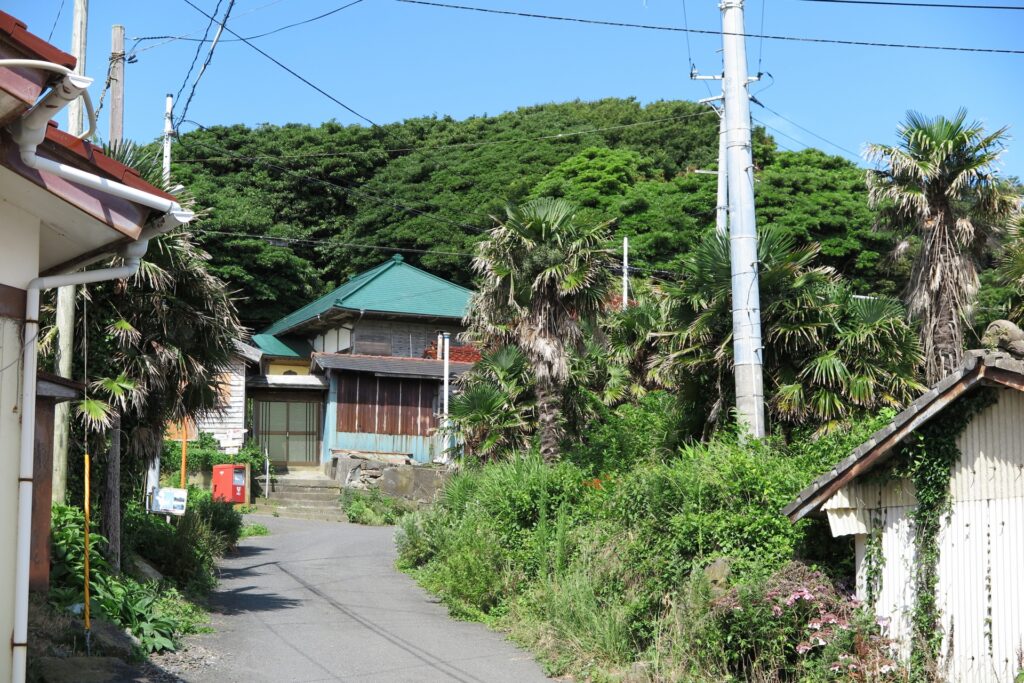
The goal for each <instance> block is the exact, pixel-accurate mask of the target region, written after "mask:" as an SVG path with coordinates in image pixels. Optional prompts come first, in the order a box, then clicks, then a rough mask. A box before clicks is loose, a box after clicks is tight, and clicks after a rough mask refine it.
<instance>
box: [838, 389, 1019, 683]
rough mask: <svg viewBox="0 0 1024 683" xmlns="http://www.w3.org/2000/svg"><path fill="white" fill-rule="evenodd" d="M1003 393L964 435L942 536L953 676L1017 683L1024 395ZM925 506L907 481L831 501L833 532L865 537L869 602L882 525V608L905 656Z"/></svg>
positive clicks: (947, 652)
mask: <svg viewBox="0 0 1024 683" xmlns="http://www.w3.org/2000/svg"><path fill="white" fill-rule="evenodd" d="M997 395H998V400H997V402H996V403H995V404H994V405H992V406H989V407H988V408H986V409H985V410H984V411H982V412H981V413H980V414H978V415H977V416H975V417H974V419H973V420H972V421H971V422H970V424H968V426H967V427H966V428H965V429H964V431H963V432H962V433H961V434H960V436H959V437H958V438H957V445H958V447H959V449H960V452H961V454H962V457H961V458H960V460H959V462H958V463H957V464H956V465H955V466H954V468H953V471H952V476H951V479H950V494H951V498H952V511H951V514H950V515H949V517H948V519H947V521H946V525H945V527H944V528H943V530H942V532H941V534H940V537H939V566H938V572H939V586H938V589H937V593H936V597H937V600H938V606H939V610H940V613H941V615H942V627H943V633H944V637H945V642H944V644H943V648H942V655H943V658H944V664H945V666H946V668H947V672H946V675H947V680H950V681H960V682H963V683H989V682H1003V681H1005V682H1007V683H1011V682H1012V681H1013V680H1014V677H1015V676H1016V674H1017V673H1018V672H1019V671H1021V670H1022V669H1024V581H1022V580H1021V578H1020V571H1021V568H1022V567H1024V394H1022V393H1021V392H1020V391H1017V390H1015V389H1008V388H1002V389H999V390H998V394H997ZM949 409H950V410H955V409H956V406H955V404H953V405H951V406H950V408H949ZM915 505H916V499H915V498H914V492H913V487H912V486H910V485H909V484H907V483H906V482H902V481H899V480H889V481H888V482H884V483H881V482H870V481H867V482H860V481H855V482H852V483H850V484H848V485H847V486H845V487H844V488H842V489H840V490H839V491H838V492H837V493H836V494H835V495H833V496H832V497H831V498H829V499H828V500H827V501H826V502H825V503H824V504H823V505H822V509H823V510H824V511H825V512H826V514H827V515H828V517H829V521H830V523H831V525H832V530H833V534H835V535H840V534H853V535H854V536H855V540H856V547H857V558H856V562H857V588H858V594H859V595H860V597H861V598H866V594H867V590H866V588H867V587H866V585H865V581H866V572H867V567H866V562H865V546H866V543H867V539H868V537H869V534H870V533H871V532H872V530H876V529H877V530H880V532H881V540H882V554H883V557H884V563H883V565H882V567H881V587H880V591H879V593H878V596H877V601H876V604H875V611H876V613H877V614H878V616H879V617H881V618H884V619H886V620H887V621H888V626H887V628H888V634H889V635H890V636H891V637H893V638H896V639H897V640H899V641H900V643H901V646H902V649H903V653H904V654H907V653H908V652H909V642H908V638H909V635H910V632H911V631H910V628H911V626H910V618H909V614H910V611H911V610H912V609H913V604H914V595H913V585H914V569H915V566H914V529H913V520H912V516H911V515H912V512H913V509H914V506H915Z"/></svg>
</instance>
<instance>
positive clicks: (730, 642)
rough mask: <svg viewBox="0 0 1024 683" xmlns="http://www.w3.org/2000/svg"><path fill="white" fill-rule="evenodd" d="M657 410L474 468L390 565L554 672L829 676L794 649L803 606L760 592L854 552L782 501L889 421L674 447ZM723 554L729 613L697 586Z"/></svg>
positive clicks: (841, 564) (841, 566)
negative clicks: (549, 448)
mask: <svg viewBox="0 0 1024 683" xmlns="http://www.w3.org/2000/svg"><path fill="white" fill-rule="evenodd" d="M667 405H668V402H667V400H666V399H665V398H664V397H655V398H652V399H651V400H650V402H649V403H641V404H640V405H638V406H632V407H628V408H622V409H618V410H616V411H615V412H614V414H611V415H605V416H603V417H602V418H601V420H600V421H599V423H598V424H595V425H594V428H593V430H592V433H591V434H590V435H589V436H587V437H585V438H584V445H583V446H581V447H579V448H578V449H576V450H574V451H573V453H572V456H571V457H570V458H567V460H564V461H562V462H560V463H558V464H555V465H546V464H544V463H543V462H542V461H541V460H540V459H539V458H538V457H537V456H536V454H530V455H527V456H513V457H511V458H510V459H508V460H506V461H504V462H494V463H489V464H485V465H477V466H475V467H474V466H470V467H467V468H466V469H465V470H463V471H462V472H460V473H458V474H457V475H456V476H454V477H453V478H452V479H451V480H450V481H449V482H448V484H447V486H446V487H445V489H444V491H443V494H442V496H441V497H440V499H439V500H438V502H437V503H435V505H434V506H432V507H431V508H430V509H428V510H423V511H420V512H417V513H414V514H412V515H409V516H407V517H405V518H404V519H403V520H402V521H401V522H400V525H399V529H398V531H397V533H396V543H397V547H398V553H399V558H398V564H399V566H400V567H403V568H405V569H407V570H409V571H412V572H414V573H415V575H416V577H417V578H418V580H419V581H420V582H421V583H422V584H423V585H424V586H425V587H426V588H427V589H428V590H431V591H433V592H435V593H437V594H438V595H440V596H441V597H442V598H443V599H444V600H445V602H446V603H447V604H448V605H449V607H450V608H451V609H452V611H453V612H455V613H456V614H459V615H462V616H468V617H472V618H487V619H497V620H499V621H500V622H501V623H502V624H503V625H505V626H506V627H508V628H510V629H511V630H512V632H513V633H514V634H515V636H516V637H517V639H519V640H521V641H522V642H525V643H527V644H529V645H530V646H531V647H533V648H534V649H536V650H538V651H540V652H541V653H542V654H543V656H544V657H545V659H546V661H547V662H548V664H549V666H550V667H551V670H552V671H553V672H555V673H564V672H565V671H567V670H572V671H573V672H574V673H582V674H583V675H584V676H596V677H600V676H601V675H604V673H602V672H607V671H611V670H614V669H615V668H616V667H619V666H623V665H625V664H626V663H628V662H629V661H630V660H632V659H637V658H653V659H657V658H661V660H664V661H665V662H668V663H669V664H671V667H670V668H671V672H672V673H671V675H670V676H666V678H667V679H670V680H692V681H713V680H734V679H735V678H736V677H739V678H740V679H744V678H746V677H748V676H753V677H755V678H756V677H757V676H761V675H762V674H763V675H764V676H767V678H768V679H770V680H773V678H772V677H778V676H781V677H783V678H789V677H792V676H793V675H796V674H795V673H794V672H799V675H801V676H810V675H812V674H811V673H810V672H811V671H812V669H814V667H818V669H820V670H823V671H826V672H827V671H828V669H829V667H830V666H831V665H832V664H834V663H835V662H828V666H826V665H825V664H821V662H820V661H819V659H821V658H822V657H823V656H824V655H821V654H819V653H820V651H821V650H820V649H815V651H814V652H813V653H811V654H810V655H807V653H798V652H797V651H796V648H797V647H798V646H799V645H800V643H801V642H803V641H804V640H806V637H807V635H808V634H807V632H806V624H807V623H808V622H807V619H806V618H805V617H808V615H807V614H806V613H803V612H800V611H799V610H798V609H789V608H790V607H791V606H790V605H785V606H784V607H785V609H783V611H782V613H781V614H776V613H775V609H776V608H777V607H779V606H778V605H777V604H776V603H775V602H772V601H771V600H769V599H766V598H765V597H764V596H765V595H766V594H767V593H768V592H770V591H772V590H776V591H777V590H780V589H778V588H772V587H771V586H772V585H773V584H772V582H773V581H774V582H776V583H778V582H779V581H782V580H783V578H784V576H785V575H784V574H783V575H780V574H779V572H785V571H787V570H786V568H787V567H790V563H791V562H792V561H793V559H794V558H800V557H809V558H810V559H811V560H812V561H814V562H819V563H821V565H820V570H821V572H820V574H819V573H816V574H815V576H816V577H818V578H816V579H815V580H816V581H817V582H818V583H816V584H815V586H817V587H818V588H819V589H820V588H821V586H824V585H826V584H829V585H831V584H830V582H831V578H830V577H832V576H839V575H840V574H841V573H842V572H843V571H848V570H849V568H850V564H849V563H850V558H849V557H847V556H845V555H844V554H843V552H842V551H836V550H834V548H836V547H841V546H840V545H839V544H837V543H836V542H834V541H833V540H832V539H831V538H830V534H828V533H827V532H823V531H822V526H821V524H820V523H819V522H813V521H807V520H805V521H802V522H800V523H798V524H791V523H790V522H789V520H788V519H787V518H786V517H785V516H783V515H782V514H781V512H780V510H781V508H782V507H783V506H784V505H786V504H787V503H788V502H789V501H790V500H791V499H792V497H793V496H794V495H795V494H796V493H797V492H798V491H799V490H800V489H801V488H803V486H805V485H806V483H807V482H808V481H810V480H811V479H813V477H815V476H817V475H818V474H820V472H821V471H823V470H824V469H825V468H826V467H829V466H831V465H832V464H834V463H835V462H837V461H838V460H840V459H842V458H843V457H845V455H846V454H847V453H848V452H849V451H850V450H851V449H852V448H853V447H854V446H855V445H857V444H858V443H860V442H861V441H862V440H863V439H864V438H866V436H867V435H868V434H869V433H870V432H871V431H874V430H875V429H877V428H878V427H879V426H880V423H882V422H883V421H884V420H885V419H887V418H888V415H882V416H880V417H879V418H878V419H876V420H865V421H863V422H862V423H860V424H858V425H857V426H856V427H855V428H854V429H851V430H849V431H847V432H835V433H832V434H830V435H828V436H826V437H823V438H820V439H814V440H812V439H809V438H807V439H804V438H801V439H795V440H794V441H792V442H790V443H786V442H785V441H783V440H782V439H781V438H780V437H773V438H769V439H765V440H760V441H741V440H740V439H739V438H737V437H736V436H735V435H734V434H728V433H725V434H719V435H717V436H715V437H714V438H712V439H711V440H709V441H708V442H705V443H700V444H689V445H685V446H682V447H680V448H677V449H676V450H675V452H674V454H672V455H668V454H666V450H665V444H668V443H670V436H667V435H666V434H665V433H664V432H665V429H664V428H665V426H666V425H670V424H672V422H673V421H672V419H671V418H670V417H659V416H658V411H659V410H667V408H666V406H667ZM601 448H605V449H607V450H608V452H609V455H608V457H602V456H601V455H600V454H599V453H597V452H596V451H597V450H598V449H601ZM630 458H635V460H634V461H633V462H632V465H630V464H629V463H630ZM600 467H608V468H609V469H607V470H603V471H602V470H600V469H599V468H600ZM811 550H813V553H811V552H810V551H811ZM846 554H847V555H849V554H850V553H849V551H848V550H847V551H846ZM717 558H725V559H726V560H727V561H728V565H729V566H730V568H731V574H730V577H729V581H730V590H731V591H734V593H731V595H733V599H734V600H735V601H737V602H736V607H737V609H736V610H732V611H729V610H725V609H724V608H723V606H722V603H720V602H718V601H717V597H718V596H712V595H711V589H710V587H704V588H702V587H701V585H700V582H699V580H698V579H699V577H700V575H702V572H703V568H704V567H705V566H706V565H707V564H708V563H710V562H711V561H713V560H715V559H717ZM695 569H696V570H697V571H696V572H695ZM808 571H809V570H808ZM780 576H782V577H783V578H780ZM695 577H696V578H695ZM805 578H806V577H805ZM716 590H721V589H719V588H717V587H716ZM822 590H823V589H822ZM831 590H832V593H831V594H830V595H831V596H832V597H830V598H829V600H832V599H833V598H834V597H835V595H836V593H835V590H834V589H831ZM819 592H820V591H819ZM836 599H837V600H838V598H836ZM835 604H836V605H839V604H841V603H840V602H835ZM842 604H845V603H842ZM798 607H802V605H798ZM669 614H671V618H670V616H669ZM744 619H749V620H750V621H744ZM861 635H862V636H863V637H864V638H867V637H868V635H869V634H868V632H867V631H865V632H864V633H862V634H861ZM872 637H873V636H872ZM845 638H846V634H845V631H843V632H842V633H837V635H836V637H835V639H834V640H833V641H832V642H834V643H839V644H836V645H832V646H831V647H834V648H839V647H840V646H841V643H842V642H844V639H845ZM683 641H686V642H687V643H691V642H692V643H694V644H700V649H699V651H697V650H689V649H686V648H688V647H689V645H687V646H686V648H683V647H682V646H681V645H679V643H682V642H683ZM865 642H866V641H865ZM673 643H675V645H673ZM842 647H847V646H846V645H842ZM850 647H852V645H851V646H850ZM681 648H682V649H681ZM682 650H685V654H686V656H685V657H683V656H681V655H680V656H676V655H675V654H673V653H674V652H676V653H678V652H677V651H679V652H681V651H682ZM725 653H734V654H725ZM845 654H849V653H845ZM836 656H837V657H838V655H836ZM850 656H852V655H850ZM673 657H674V659H673ZM844 661H846V660H845V659H844ZM669 664H666V666H669ZM588 667H590V668H588ZM594 667H596V668H594ZM666 670H668V669H666ZM814 675H817V674H814Z"/></svg>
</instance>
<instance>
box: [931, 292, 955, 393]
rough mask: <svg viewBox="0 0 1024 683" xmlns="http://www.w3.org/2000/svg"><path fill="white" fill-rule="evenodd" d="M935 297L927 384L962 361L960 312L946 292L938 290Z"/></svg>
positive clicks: (941, 376) (938, 378)
mask: <svg viewBox="0 0 1024 683" xmlns="http://www.w3.org/2000/svg"><path fill="white" fill-rule="evenodd" d="M936 298H937V299H938V301H937V302H936V308H935V318H934V319H933V320H932V321H931V333H932V354H933V361H932V362H930V363H929V364H928V366H929V367H928V369H929V371H930V372H928V375H929V376H928V384H935V383H936V382H938V381H939V380H941V379H942V378H943V377H945V376H946V375H948V374H950V373H951V372H953V371H954V370H956V369H957V368H959V367H960V364H961V363H962V362H963V338H962V337H963V335H962V333H960V324H959V320H957V316H959V315H960V313H959V311H958V310H957V309H956V306H955V305H954V304H953V301H952V300H951V299H952V297H951V296H950V294H949V293H948V292H945V291H941V290H940V291H939V292H938V296H937V297H936Z"/></svg>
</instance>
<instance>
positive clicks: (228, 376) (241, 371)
mask: <svg viewBox="0 0 1024 683" xmlns="http://www.w3.org/2000/svg"><path fill="white" fill-rule="evenodd" d="M218 381H219V382H220V386H219V387H218V390H219V391H220V403H221V405H220V409H219V410H214V411H211V412H209V413H206V414H205V415H202V416H201V417H199V418H198V419H197V420H196V427H197V429H198V430H199V431H201V432H209V433H210V434H213V436H214V437H215V438H216V439H217V441H218V442H219V443H220V445H221V448H223V449H225V451H227V452H228V453H237V452H238V449H239V447H241V446H242V444H243V443H244V442H245V436H246V435H245V431H244V430H245V361H244V360H242V359H241V358H238V357H235V358H233V359H232V361H231V370H230V371H229V372H226V373H224V374H223V375H221V376H220V377H218Z"/></svg>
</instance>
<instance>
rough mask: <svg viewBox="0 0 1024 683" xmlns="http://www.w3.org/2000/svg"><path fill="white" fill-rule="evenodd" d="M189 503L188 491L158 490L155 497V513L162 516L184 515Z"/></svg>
mask: <svg viewBox="0 0 1024 683" xmlns="http://www.w3.org/2000/svg"><path fill="white" fill-rule="evenodd" d="M187 503H188V489H171V488H167V489H158V490H157V492H156V495H155V496H153V512H155V513H158V514H161V515H179V516H180V515H183V514H185V506H186V505H187Z"/></svg>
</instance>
